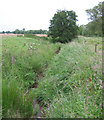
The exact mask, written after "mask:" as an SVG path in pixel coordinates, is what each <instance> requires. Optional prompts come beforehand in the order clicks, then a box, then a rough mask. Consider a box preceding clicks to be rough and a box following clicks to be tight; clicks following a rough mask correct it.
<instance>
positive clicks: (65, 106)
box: [2, 36, 102, 118]
mask: <svg viewBox="0 0 104 120" xmlns="http://www.w3.org/2000/svg"><path fill="white" fill-rule="evenodd" d="M95 44H97V49H96V52H95ZM59 48H61V49H60V51H58V50H59ZM56 51H58V53H57V52H56ZM33 84H35V87H34V86H33ZM36 84H37V86H36ZM28 88H29V91H28V93H27V90H28ZM101 96H102V39H101V38H100V37H83V36H82V37H78V38H76V39H74V40H73V41H72V42H69V43H67V44H61V43H52V42H51V38H47V37H46V38H40V37H37V36H34V37H33V36H32V37H31V36H29V37H25V36H24V37H23V36H6V37H2V108H3V109H2V112H3V114H2V116H3V118H27V117H29V118H32V117H34V116H35V117H38V116H37V113H38V111H40V112H41V116H39V117H46V118H47V117H48V118H89V117H90V118H100V117H101V116H102V97H101ZM34 99H37V100H38V103H39V104H36V105H35V109H34V104H33V101H34ZM40 108H41V109H40Z"/></svg>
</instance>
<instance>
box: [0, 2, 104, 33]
mask: <svg viewBox="0 0 104 120" xmlns="http://www.w3.org/2000/svg"><path fill="white" fill-rule="evenodd" d="M101 1H103V0H0V31H8V30H9V31H13V30H15V29H19V30H22V29H23V28H25V29H26V30H38V29H44V30H48V27H49V25H50V23H49V21H50V19H51V18H52V17H53V16H54V14H55V13H56V11H57V10H58V9H60V10H63V9H65V10H69V11H70V10H74V11H75V12H76V14H77V16H78V18H77V19H78V22H77V24H79V25H81V24H87V23H88V16H87V14H86V12H85V10H86V9H89V8H93V7H94V6H95V5H98V3H99V2H101Z"/></svg>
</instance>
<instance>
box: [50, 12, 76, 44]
mask: <svg viewBox="0 0 104 120" xmlns="http://www.w3.org/2000/svg"><path fill="white" fill-rule="evenodd" d="M76 17H77V16H76V13H75V12H74V11H66V10H62V11H61V10H58V11H57V13H55V14H54V17H53V18H52V20H50V27H49V33H48V35H49V36H51V37H52V38H53V42H61V43H66V42H69V41H71V40H72V39H73V38H75V37H76V36H77V25H76V21H77V19H76Z"/></svg>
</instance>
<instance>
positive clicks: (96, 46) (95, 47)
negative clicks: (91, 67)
mask: <svg viewBox="0 0 104 120" xmlns="http://www.w3.org/2000/svg"><path fill="white" fill-rule="evenodd" d="M95 53H97V44H95Z"/></svg>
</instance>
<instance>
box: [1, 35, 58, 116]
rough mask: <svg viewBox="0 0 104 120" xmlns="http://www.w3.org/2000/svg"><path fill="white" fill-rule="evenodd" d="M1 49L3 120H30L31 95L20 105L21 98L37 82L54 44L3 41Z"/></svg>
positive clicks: (15, 39)
mask: <svg viewBox="0 0 104 120" xmlns="http://www.w3.org/2000/svg"><path fill="white" fill-rule="evenodd" d="M2 46H3V48H2V82H3V87H2V88H3V89H2V93H3V96H2V98H3V106H2V107H3V118H10V117H13V118H20V117H25V118H26V117H31V116H32V114H33V108H32V103H33V97H34V94H31V93H29V94H27V96H25V98H24V105H23V95H24V93H25V92H26V91H27V89H28V88H29V87H30V86H31V85H32V84H33V83H34V80H35V79H37V80H38V79H39V76H41V73H42V71H43V70H44V69H45V68H46V65H47V64H49V62H50V60H51V59H52V57H53V56H54V55H55V52H54V51H55V50H56V49H57V48H58V44H56V45H54V44H52V43H49V42H48V41H46V40H42V38H41V39H40V38H38V37H37V38H33V37H32V38H31V37H3V41H2ZM40 60H41V61H40Z"/></svg>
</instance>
